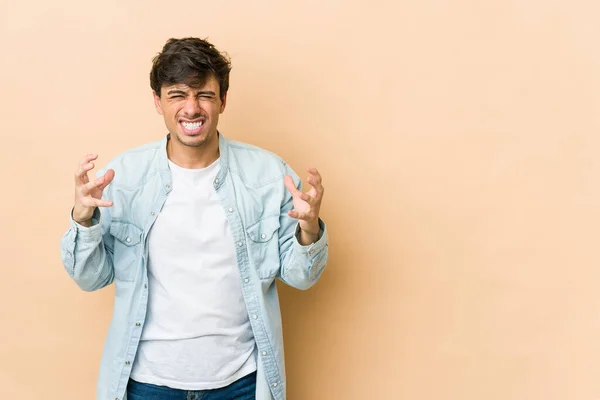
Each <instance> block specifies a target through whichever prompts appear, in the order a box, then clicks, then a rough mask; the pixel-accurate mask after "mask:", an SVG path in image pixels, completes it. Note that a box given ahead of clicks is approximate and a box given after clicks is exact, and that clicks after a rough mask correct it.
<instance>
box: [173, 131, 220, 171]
mask: <svg viewBox="0 0 600 400" xmlns="http://www.w3.org/2000/svg"><path fill="white" fill-rule="evenodd" d="M167 157H168V158H169V160H171V161H172V162H174V163H175V164H177V165H179V166H180V167H183V168H189V169H196V168H206V167H208V166H209V165H211V164H212V163H213V162H215V160H216V159H217V158H219V136H218V134H217V133H215V134H214V135H211V139H210V140H208V141H207V142H206V143H204V144H202V145H201V146H198V147H192V146H186V145H184V144H182V143H180V142H179V140H177V138H176V137H174V136H173V135H169V140H168V141H167Z"/></svg>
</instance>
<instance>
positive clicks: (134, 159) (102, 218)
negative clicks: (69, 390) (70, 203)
mask: <svg viewBox="0 0 600 400" xmlns="http://www.w3.org/2000/svg"><path fill="white" fill-rule="evenodd" d="M168 140H169V136H168V135H167V136H165V137H164V138H163V139H162V140H160V141H156V142H153V143H149V144H146V145H143V146H140V147H137V148H135V149H132V150H129V151H126V152H124V153H122V154H120V155H118V156H117V157H115V158H114V159H113V160H111V161H110V162H109V164H108V165H107V166H106V167H105V168H104V169H103V170H101V171H99V172H98V176H99V175H101V174H103V173H104V172H105V171H106V170H107V169H109V168H112V169H113V170H114V171H115V177H114V180H113V181H112V182H111V184H110V185H109V186H108V187H106V188H105V189H104V194H103V198H105V199H110V200H112V201H113V206H112V207H110V208H102V209H101V211H100V209H96V211H95V212H94V216H93V219H92V226H90V227H89V228H86V227H83V226H81V225H79V224H78V223H76V222H75V221H73V219H72V218H71V220H70V226H69V229H68V230H67V232H66V233H65V234H64V235H63V237H62V238H61V246H60V248H61V256H62V261H63V264H64V267H65V269H66V270H67V272H68V273H69V275H70V276H71V278H72V279H73V280H74V281H75V282H76V283H77V285H78V286H79V287H80V288H81V289H83V290H86V291H93V290H97V289H101V288H103V287H105V286H107V285H109V284H111V283H113V282H114V284H115V304H114V313H113V317H112V321H111V323H110V327H109V330H108V335H107V338H106V342H105V344H104V351H103V354H102V361H101V365H100V373H99V377H98V387H97V399H99V400H126V387H127V382H128V380H129V375H130V373H131V368H132V366H133V361H134V358H135V354H136V351H137V348H138V344H139V341H140V336H141V333H142V329H143V328H144V321H145V319H146V309H147V306H148V276H147V265H148V232H149V231H150V229H151V228H152V224H153V223H154V221H155V220H156V217H157V216H158V214H159V213H160V211H161V208H162V206H163V204H164V203H165V200H166V199H167V196H168V195H169V193H170V192H171V186H172V180H171V172H170V169H169V165H168V160H167V151H166V145H167V141H168ZM219 150H220V164H221V166H220V171H219V172H218V174H217V177H216V179H215V180H214V188H215V190H216V192H217V194H218V196H219V198H220V200H221V204H222V206H223V211H224V213H225V215H226V216H227V220H228V223H229V226H230V229H231V233H232V235H233V240H234V243H235V249H236V258H237V267H238V269H239V272H240V279H241V282H242V295H243V297H244V301H245V303H246V308H247V311H248V315H249V318H250V323H251V326H252V331H253V333H254V337H255V341H256V345H257V347H258V351H257V352H256V353H257V357H258V358H257V365H258V374H257V387H256V398H257V400H271V399H275V400H283V399H285V397H286V396H285V388H286V381H285V366H284V352H283V336H282V328H281V314H280V309H279V298H278V295H277V288H276V285H275V278H279V279H280V280H281V281H283V282H285V283H286V284H288V285H290V286H293V287H295V288H298V289H308V288H309V287H311V286H312V285H313V284H314V283H315V282H316V281H317V279H318V278H319V276H320V275H321V273H322V272H323V269H324V268H325V265H326V264H327V254H328V241H327V229H326V227H325V224H324V223H323V221H322V220H319V224H320V227H321V233H320V237H319V239H318V241H317V242H315V243H313V244H311V245H309V246H302V245H301V244H300V243H299V242H298V234H299V226H298V222H297V220H294V219H293V218H291V217H289V216H288V215H287V212H288V211H289V210H290V209H291V208H292V196H291V194H290V193H289V191H288V190H287V189H286V188H285V186H284V181H283V178H284V176H285V175H291V176H292V178H293V179H294V182H295V183H296V186H297V187H298V188H300V189H301V186H302V182H301V180H300V179H299V178H298V175H296V173H295V172H294V171H293V170H292V169H291V168H290V167H289V166H288V165H287V164H286V163H285V161H283V160H282V159H281V158H280V157H278V156H277V155H275V154H273V153H270V152H268V151H266V150H262V149H259V148H257V147H254V146H251V145H248V144H244V143H240V142H235V141H232V140H228V139H226V138H225V137H224V136H223V135H222V134H219Z"/></svg>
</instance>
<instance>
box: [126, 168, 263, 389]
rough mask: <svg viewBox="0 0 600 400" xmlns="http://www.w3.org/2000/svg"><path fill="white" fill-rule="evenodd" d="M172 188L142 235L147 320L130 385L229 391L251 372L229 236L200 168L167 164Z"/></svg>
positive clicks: (209, 177) (209, 175)
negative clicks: (146, 250)
mask: <svg viewBox="0 0 600 400" xmlns="http://www.w3.org/2000/svg"><path fill="white" fill-rule="evenodd" d="M169 165H170V167H171V173H172V177H173V189H172V191H171V193H169V196H168V198H167V201H166V203H165V204H164V206H163V209H162V210H161V212H160V214H159V215H158V217H157V219H156V221H155V222H154V225H153V227H152V229H151V230H150V233H149V236H148V241H149V243H148V245H149V252H150V253H149V259H148V285H149V286H148V297H149V298H148V314H147V320H146V324H145V326H144V330H143V332H142V337H141V341H140V346H139V349H138V352H137V355H136V359H135V362H134V365H133V369H132V373H131V377H132V379H134V380H136V381H139V382H145V383H151V384H154V385H162V386H168V387H171V388H174V389H182V390H208V389H215V388H220V387H224V386H227V385H229V384H230V383H233V382H234V381H236V380H238V379H239V378H242V377H243V376H245V375H247V374H249V373H251V372H254V371H255V370H256V360H255V353H254V351H255V350H254V348H255V342H254V336H253V334H252V329H251V326H250V321H249V319H248V313H247V311H246V306H245V304H244V299H243V297H242V287H241V282H240V274H239V271H238V268H237V262H236V256H235V247H234V243H233V236H232V234H231V232H230V229H229V225H228V223H227V219H226V216H225V211H224V210H223V207H222V206H221V202H220V200H219V198H218V196H217V193H216V192H215V190H214V188H213V181H214V179H215V177H216V175H217V172H218V171H219V160H217V161H215V162H214V163H213V164H212V165H210V166H208V167H206V168H202V169H185V168H181V167H179V166H177V165H176V164H174V163H172V162H171V161H169Z"/></svg>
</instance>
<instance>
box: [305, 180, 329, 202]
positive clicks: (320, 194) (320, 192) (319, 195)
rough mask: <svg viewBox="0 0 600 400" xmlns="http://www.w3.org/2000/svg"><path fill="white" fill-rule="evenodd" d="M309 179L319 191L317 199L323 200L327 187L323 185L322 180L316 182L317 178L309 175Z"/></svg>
mask: <svg viewBox="0 0 600 400" xmlns="http://www.w3.org/2000/svg"><path fill="white" fill-rule="evenodd" d="M307 181H308V183H309V184H310V185H311V186H312V187H313V188H315V191H316V192H317V193H316V195H315V199H316V200H321V198H322V197H323V193H324V192H325V188H324V187H323V185H321V183H320V182H318V183H317V182H315V178H313V177H311V176H309V177H308V179H307Z"/></svg>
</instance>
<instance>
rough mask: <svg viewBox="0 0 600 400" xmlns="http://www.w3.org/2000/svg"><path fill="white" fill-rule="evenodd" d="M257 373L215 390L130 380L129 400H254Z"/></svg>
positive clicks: (128, 387) (128, 386)
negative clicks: (183, 388) (184, 388)
mask: <svg viewBox="0 0 600 400" xmlns="http://www.w3.org/2000/svg"><path fill="white" fill-rule="evenodd" d="M255 392H256V372H253V373H251V374H250V375H246V376H245V377H243V378H241V379H239V380H237V381H235V382H233V383H232V384H231V385H229V386H225V387H223V388H220V389H213V390H200V391H188V390H179V389H171V388H169V387H166V386H156V385H151V384H149V383H141V382H136V381H134V380H133V379H130V380H129V384H128V385H127V400H254V396H255Z"/></svg>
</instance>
